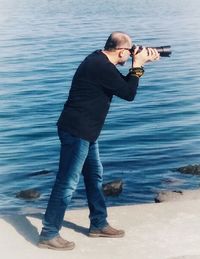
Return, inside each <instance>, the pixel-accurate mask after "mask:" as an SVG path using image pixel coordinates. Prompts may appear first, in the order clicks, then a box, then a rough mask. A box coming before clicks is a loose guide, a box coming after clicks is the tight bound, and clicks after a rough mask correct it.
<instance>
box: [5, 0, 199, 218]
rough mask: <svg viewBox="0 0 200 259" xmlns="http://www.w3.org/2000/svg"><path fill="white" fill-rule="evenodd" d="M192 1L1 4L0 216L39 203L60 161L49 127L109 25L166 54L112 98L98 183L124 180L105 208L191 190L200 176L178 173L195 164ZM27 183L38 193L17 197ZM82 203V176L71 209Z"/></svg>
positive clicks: (195, 22) (195, 15)
mask: <svg viewBox="0 0 200 259" xmlns="http://www.w3.org/2000/svg"><path fill="white" fill-rule="evenodd" d="M199 7H200V4H199V1H198V0H196V1H195V0H190V1H188V0H182V1H178V0H174V1H166V0H162V1H161V0H156V1H148V0H140V1H131V0H123V1H122V0H117V1H114V0H111V1H109V2H108V1H98V2H97V1H94V0H87V1H83V0H82V1H81V0H79V1H75V0H71V1H70V0H69V1H67V0H55V1H52V0H49V1H48V0H30V1H25V0H18V1H15V0H0V77H1V86H0V105H1V109H0V119H1V127H0V175H1V177H0V186H1V188H0V213H1V214H2V213H26V212H34V211H38V210H39V211H40V210H42V211H43V210H44V209H45V207H46V203H47V200H48V197H49V193H50V190H51V187H52V184H53V181H54V179H55V174H56V171H57V167H58V158H59V156H58V154H59V142H58V138H57V134H56V126H55V125H56V121H57V119H58V116H59V114H60V111H61V110H62V107H63V104H64V102H65V100H66V97H67V94H68V90H69V86H70V82H71V78H72V76H73V74H74V72H75V70H76V68H77V66H78V64H79V63H80V62H81V61H82V59H83V58H84V57H85V56H86V55H88V54H89V53H90V52H91V51H93V50H95V49H101V48H103V46H104V43H105V40H106V38H107V36H108V35H109V34H110V33H111V32H112V31H114V30H122V31H125V32H127V33H129V34H130V35H131V36H132V38H133V41H134V43H137V44H143V45H145V46H150V45H151V46H159V45H167V44H171V45H172V49H173V55H172V57H171V58H162V59H161V60H160V61H159V62H157V63H154V64H151V65H147V66H145V71H146V72H145V76H144V77H143V78H142V79H141V82H140V88H139V90H138V94H137V96H136V98H135V101H134V102H133V103H130V102H125V101H123V100H120V99H118V98H114V100H113V103H112V106H111V110H110V113H109V115H108V117H107V120H106V124H105V126H104V129H103V131H102V134H101V136H100V138H99V141H100V152H101V158H102V162H103V164H104V182H108V181H112V180H115V179H123V182H124V190H123V192H122V194H121V195H120V196H119V197H114V198H107V199H106V200H107V204H108V205H123V204H136V203H148V202H152V201H153V200H154V197H155V195H156V193H157V192H158V191H160V190H181V189H195V188H198V187H199V184H200V178H199V177H197V176H189V175H181V174H180V173H179V172H177V170H176V168H178V167H180V166H184V165H187V164H195V163H199V162H200V158H199V156H200V123H199V115H200V104H199V103H200V102H199V99H200V77H199V71H200V57H199V47H200V44H199V43H200V32H199V25H200V19H199V15H200V13H199ZM129 66H130V63H127V65H126V66H125V67H122V68H119V69H120V70H121V72H122V73H126V72H127V70H128V68H129ZM44 170H47V171H48V174H46V173H45V171H44ZM28 188H36V189H37V190H38V191H40V192H41V197H40V199H38V200H36V201H29V202H28V201H24V200H19V199H17V198H15V195H16V193H17V192H18V191H20V190H23V189H28ZM86 204H87V203H86V199H85V190H84V186H83V181H82V179H81V181H80V184H79V186H78V190H77V191H76V193H75V194H74V198H73V200H72V203H71V205H70V207H71V208H77V207H83V206H86Z"/></svg>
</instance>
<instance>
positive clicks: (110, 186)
mask: <svg viewBox="0 0 200 259" xmlns="http://www.w3.org/2000/svg"><path fill="white" fill-rule="evenodd" d="M122 187H123V183H122V180H116V181H113V182H109V183H106V184H103V192H104V194H105V196H117V195H119V194H120V193H121V192H122Z"/></svg>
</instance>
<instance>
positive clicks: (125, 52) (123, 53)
mask: <svg viewBox="0 0 200 259" xmlns="http://www.w3.org/2000/svg"><path fill="white" fill-rule="evenodd" d="M131 48H132V41H131V39H129V42H127V44H126V46H124V48H122V49H120V51H119V53H118V54H119V61H118V64H119V65H121V66H123V65H124V64H125V63H126V61H127V60H128V59H129V57H130V55H131V53H130V51H129V49H131Z"/></svg>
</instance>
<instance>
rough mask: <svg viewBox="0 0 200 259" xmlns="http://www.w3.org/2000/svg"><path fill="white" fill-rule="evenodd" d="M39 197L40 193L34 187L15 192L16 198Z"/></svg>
mask: <svg viewBox="0 0 200 259" xmlns="http://www.w3.org/2000/svg"><path fill="white" fill-rule="evenodd" d="M39 197H40V193H39V192H38V191H37V190H35V189H28V190H23V191H20V192H18V193H17V194H16V198H20V199H25V200H33V199H38V198H39Z"/></svg>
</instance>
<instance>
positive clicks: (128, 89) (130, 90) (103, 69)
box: [99, 62, 139, 101]
mask: <svg viewBox="0 0 200 259" xmlns="http://www.w3.org/2000/svg"><path fill="white" fill-rule="evenodd" d="M99 80H100V83H101V85H102V87H103V88H105V89H107V90H109V91H110V92H111V93H112V94H113V95H116V96H118V97H120V98H122V99H124V100H127V101H133V100H134V97H135V95H136V93H137V88H138V84H139V78H138V77H136V76H133V75H131V74H128V75H127V76H123V75H122V74H121V73H120V72H119V71H118V70H117V68H116V67H115V66H114V65H113V64H112V63H110V62H109V63H107V64H104V66H100V69H99Z"/></svg>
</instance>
